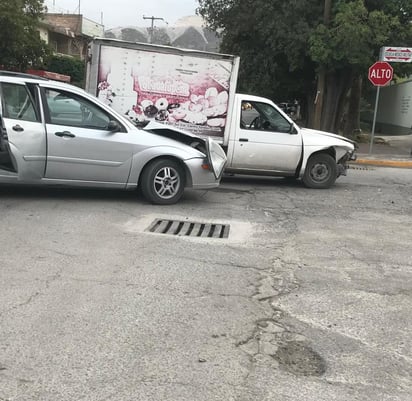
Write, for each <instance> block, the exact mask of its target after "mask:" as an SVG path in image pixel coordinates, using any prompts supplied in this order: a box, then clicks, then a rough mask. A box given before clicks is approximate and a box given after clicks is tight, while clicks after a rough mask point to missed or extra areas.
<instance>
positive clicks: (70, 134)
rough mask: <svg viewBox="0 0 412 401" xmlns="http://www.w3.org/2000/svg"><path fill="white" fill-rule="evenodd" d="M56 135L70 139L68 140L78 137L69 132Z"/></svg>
mask: <svg viewBox="0 0 412 401" xmlns="http://www.w3.org/2000/svg"><path fill="white" fill-rule="evenodd" d="M54 135H56V136H60V137H68V138H74V137H75V136H76V135H74V134H72V133H71V132H69V131H63V132H55V133H54Z"/></svg>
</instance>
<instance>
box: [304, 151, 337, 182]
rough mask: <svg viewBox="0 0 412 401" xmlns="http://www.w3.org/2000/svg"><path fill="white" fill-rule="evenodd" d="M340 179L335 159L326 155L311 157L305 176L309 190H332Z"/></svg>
mask: <svg viewBox="0 0 412 401" xmlns="http://www.w3.org/2000/svg"><path fill="white" fill-rule="evenodd" d="M337 177H338V169H337V166H336V161H335V159H334V158H333V157H332V156H330V155H328V154H326V153H318V154H315V155H313V156H311V157H310V158H309V160H308V163H307V164H306V168H305V173H304V174H303V178H302V180H303V183H304V184H305V185H306V186H307V187H308V188H315V189H325V188H330V187H331V186H332V185H333V184H334V183H335V181H336V178H337Z"/></svg>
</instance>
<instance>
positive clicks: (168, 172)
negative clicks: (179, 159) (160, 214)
mask: <svg viewBox="0 0 412 401" xmlns="http://www.w3.org/2000/svg"><path fill="white" fill-rule="evenodd" d="M153 186H154V190H155V192H156V194H157V195H158V196H159V197H160V198H163V199H170V198H173V197H174V196H175V195H176V194H177V193H178V191H179V188H180V177H179V174H178V172H177V171H176V170H175V169H174V168H172V167H163V168H162V169H160V170H159V171H158V172H157V174H156V175H155V177H154V181H153Z"/></svg>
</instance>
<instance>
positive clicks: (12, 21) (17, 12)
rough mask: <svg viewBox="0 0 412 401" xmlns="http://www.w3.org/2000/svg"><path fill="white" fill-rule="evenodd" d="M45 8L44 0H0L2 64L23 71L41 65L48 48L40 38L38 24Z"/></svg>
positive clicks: (0, 53)
mask: <svg viewBox="0 0 412 401" xmlns="http://www.w3.org/2000/svg"><path fill="white" fill-rule="evenodd" d="M44 11H45V7H44V2H43V0H7V1H1V2H0V65H1V66H2V68H8V69H13V70H19V71H24V70H25V69H26V68H27V67H28V66H33V67H38V66H39V65H41V64H42V63H43V60H44V59H45V58H46V57H47V56H48V54H49V49H48V46H47V45H46V43H45V42H44V41H42V40H41V39H40V35H39V32H38V26H39V21H40V18H41V16H42V14H43V12H44Z"/></svg>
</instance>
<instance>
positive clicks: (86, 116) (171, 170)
mask: <svg viewBox="0 0 412 401" xmlns="http://www.w3.org/2000/svg"><path fill="white" fill-rule="evenodd" d="M0 112H1V135H0V183H7V184H31V185H32V184H43V185H44V184H45V185H66V186H77V187H79V186H83V187H101V188H118V189H125V190H134V189H136V188H140V189H141V191H142V193H143V195H144V196H145V198H146V199H147V200H148V201H149V202H151V203H154V204H163V205H165V204H173V203H176V202H177V201H178V200H179V199H180V198H181V196H182V194H183V191H184V189H185V188H194V189H209V188H214V187H217V186H218V185H219V182H220V179H221V176H222V173H223V169H224V167H225V164H226V155H225V153H224V151H223V149H222V148H221V147H220V145H218V144H217V143H216V142H214V141H213V140H211V139H208V140H205V139H201V138H199V137H197V136H195V135H192V134H189V133H187V132H184V131H181V130H178V129H175V128H171V127H168V126H165V125H162V124H159V123H150V124H149V125H147V126H146V127H144V128H143V129H139V128H137V127H135V126H134V125H133V124H132V123H131V122H130V121H129V120H128V119H127V118H125V117H124V116H122V115H120V114H118V113H117V112H115V111H114V110H113V109H112V108H110V107H109V106H107V105H105V104H103V103H102V102H100V101H99V100H98V99H96V98H95V97H93V96H91V95H90V94H88V93H86V92H85V91H83V90H82V89H79V88H77V87H74V86H71V85H68V84H64V83H61V82H57V81H51V80H48V79H44V78H39V77H35V76H31V75H27V74H19V73H11V72H6V71H0Z"/></svg>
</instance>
